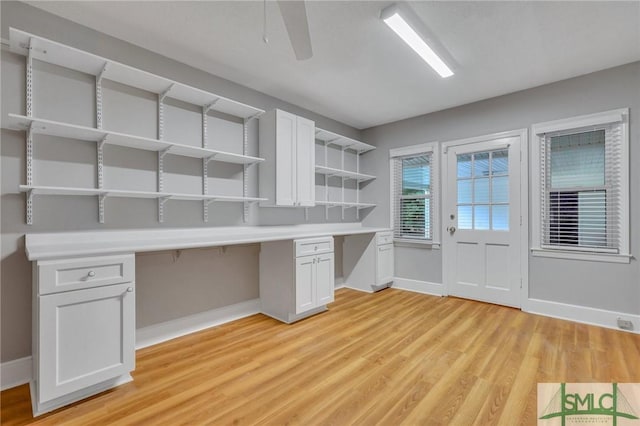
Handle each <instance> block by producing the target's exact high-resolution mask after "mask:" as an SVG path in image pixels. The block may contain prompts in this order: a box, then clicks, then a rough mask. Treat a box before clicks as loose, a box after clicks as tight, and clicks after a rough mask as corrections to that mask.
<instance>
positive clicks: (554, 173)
mask: <svg viewBox="0 0 640 426" xmlns="http://www.w3.org/2000/svg"><path fill="white" fill-rule="evenodd" d="M539 136H540V166H541V170H540V188H541V190H542V191H541V192H542V193H541V194H540V196H541V200H540V201H541V211H540V213H541V215H542V217H541V218H540V220H541V226H540V231H541V236H540V242H541V247H542V248H555V249H560V248H562V249H568V250H580V251H587V252H602V253H620V248H621V235H622V233H623V232H625V231H624V230H623V229H622V224H623V220H622V218H623V203H622V198H621V195H622V194H621V188H622V184H621V180H622V173H621V170H622V167H621V166H622V161H623V159H622V155H621V153H622V143H623V141H622V135H621V125H620V123H610V124H603V125H598V126H590V127H587V128H580V129H572V130H564V131H556V132H549V133H544V134H542V135H539ZM625 160H626V161H628V159H625Z"/></svg>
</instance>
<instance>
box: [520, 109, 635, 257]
mask: <svg viewBox="0 0 640 426" xmlns="http://www.w3.org/2000/svg"><path fill="white" fill-rule="evenodd" d="M616 123H619V125H620V138H621V146H620V153H619V154H620V158H621V159H622V160H621V163H620V205H619V210H620V226H621V230H620V241H619V243H618V247H617V251H618V253H607V252H606V251H607V250H598V249H593V250H588V251H587V250H584V249H583V250H580V247H576V249H575V250H572V248H571V247H554V248H551V249H549V248H547V247H543V244H542V243H543V241H542V237H541V235H542V231H543V229H542V226H543V225H542V223H541V222H542V219H541V218H542V214H543V211H542V205H541V201H540V200H541V194H542V192H543V191H544V190H545V189H544V188H543V187H542V184H541V182H540V179H541V170H542V167H543V165H542V163H541V159H540V150H541V145H542V144H543V143H544V142H543V140H542V139H544V137H545V134H548V133H553V132H564V131H572V130H574V129H575V130H580V129H584V128H587V127H595V126H602V125H607V124H616ZM531 137H532V144H531V155H532V158H531V194H532V197H531V199H532V205H531V213H532V221H531V255H532V256H540V257H552V258H558V259H574V260H585V261H596V262H612V263H629V262H630V259H631V257H632V256H631V253H630V246H629V108H621V109H616V110H611V111H604V112H599V113H594V114H587V115H580V116H577V117H570V118H563V119H561V120H555V121H547V122H544V123H537V124H533V125H532V126H531Z"/></svg>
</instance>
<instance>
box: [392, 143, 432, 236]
mask: <svg viewBox="0 0 640 426" xmlns="http://www.w3.org/2000/svg"><path fill="white" fill-rule="evenodd" d="M432 159H433V154H432V153H431V152H429V153H421V154H419V155H411V156H405V157H397V158H394V159H393V181H394V200H393V201H394V202H393V204H394V206H393V207H394V209H393V210H394V212H393V214H394V238H396V239H401V240H427V241H429V240H432V239H433V226H434V220H433V219H434V217H433V215H434V213H433V211H434V185H433V181H434V179H433V177H434V176H433V173H434V172H433V169H434V168H433V165H432Z"/></svg>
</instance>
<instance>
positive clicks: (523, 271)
mask: <svg viewBox="0 0 640 426" xmlns="http://www.w3.org/2000/svg"><path fill="white" fill-rule="evenodd" d="M508 137H519V138H520V217H521V221H520V222H521V223H520V278H521V285H520V310H522V309H523V308H525V307H526V306H527V301H528V299H529V129H528V128H522V129H515V130H508V131H504V132H498V133H490V134H487V135H482V136H474V137H470V138H464V139H455V140H450V141H446V142H442V150H441V153H440V164H441V165H442V167H441V168H442V183H441V188H442V187H444V185H445V183H446V182H448V179H449V166H448V163H447V152H448V151H449V148H451V147H454V146H460V145H468V144H472V143H477V142H486V141H487V140H491V139H499V138H508ZM447 201H448V200H447V194H446V191H442V203H441V204H440V217H441V218H442V220H441V221H440V232H441V234H440V235H446V227H447V226H446V221H445V220H444V218H445V208H446V205H447ZM449 253H451V245H450V244H447V243H446V238H443V239H442V291H443V296H448V295H449V285H450V277H449V274H448V271H447V267H446V262H445V259H446V257H447V255H448V254H449Z"/></svg>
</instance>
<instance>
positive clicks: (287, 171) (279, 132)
mask: <svg viewBox="0 0 640 426" xmlns="http://www.w3.org/2000/svg"><path fill="white" fill-rule="evenodd" d="M295 177H296V116H295V115H293V114H289V113H288V112H285V111H281V110H276V183H275V184H276V205H278V206H293V205H294V202H295V198H296V186H295V184H296V179H295Z"/></svg>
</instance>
